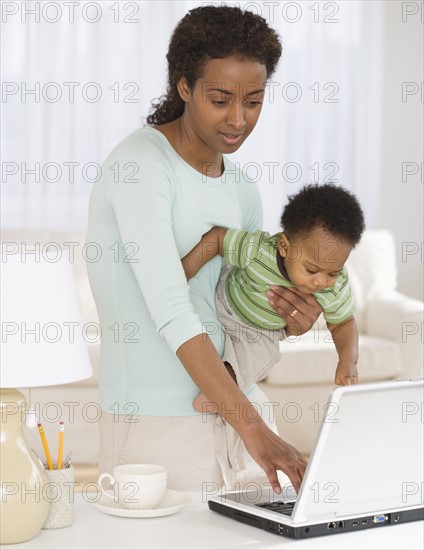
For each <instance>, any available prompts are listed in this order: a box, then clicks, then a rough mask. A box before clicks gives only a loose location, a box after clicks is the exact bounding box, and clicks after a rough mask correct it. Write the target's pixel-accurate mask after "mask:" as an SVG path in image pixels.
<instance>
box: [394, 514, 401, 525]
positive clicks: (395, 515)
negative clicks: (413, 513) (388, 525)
mask: <svg viewBox="0 0 424 550" xmlns="http://www.w3.org/2000/svg"><path fill="white" fill-rule="evenodd" d="M399 520H400V515H399V514H393V522H394V523H397V522H398V521H399Z"/></svg>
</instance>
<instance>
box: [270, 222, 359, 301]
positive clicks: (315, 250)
mask: <svg viewBox="0 0 424 550" xmlns="http://www.w3.org/2000/svg"><path fill="white" fill-rule="evenodd" d="M278 250H279V252H280V254H281V256H283V258H284V267H285V268H286V271H287V275H288V276H289V278H290V280H291V282H292V283H293V284H294V285H295V286H296V288H298V289H299V290H301V291H302V292H305V293H306V294H313V293H314V292H318V291H319V290H322V289H324V288H328V287H331V286H333V285H334V284H335V283H336V280H337V277H338V275H339V273H340V271H341V270H342V268H343V266H344V264H345V262H346V260H347V259H348V257H349V254H350V252H351V250H352V245H351V244H349V243H347V242H346V241H343V240H340V239H339V238H337V237H335V236H333V235H331V234H330V233H328V232H326V231H324V230H323V229H322V228H321V227H317V228H315V229H313V230H312V231H311V232H310V233H308V234H307V235H305V236H302V237H300V238H297V239H295V240H293V241H288V240H287V238H286V237H285V236H284V234H282V235H281V236H280V239H279V242H278Z"/></svg>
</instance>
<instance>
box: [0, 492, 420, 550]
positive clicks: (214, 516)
mask: <svg viewBox="0 0 424 550" xmlns="http://www.w3.org/2000/svg"><path fill="white" fill-rule="evenodd" d="M188 494H189V495H190V496H191V498H192V502H191V503H190V504H189V505H188V506H186V507H185V508H183V509H182V510H180V511H179V512H177V513H176V514H174V515H171V516H166V517H159V518H149V519H146V518H143V519H130V518H121V517H115V516H111V515H108V514H105V513H103V512H101V511H100V510H98V509H97V508H95V507H94V506H93V504H91V503H90V502H88V501H87V498H86V497H87V496H89V495H83V494H76V495H75V514H74V523H73V525H72V526H70V527H66V528H64V529H51V530H42V531H40V533H39V534H38V535H37V536H36V537H34V538H33V539H32V540H30V541H28V542H24V543H21V544H18V545H16V544H15V545H1V548H2V549H6V548H10V549H12V548H13V549H14V550H18V549H19V550H20V549H21V548H31V550H37V549H42V550H49V549H52V550H53V549H55V550H56V549H57V550H60V549H66V550H73V549H75V550H77V549H81V550H82V549H84V550H86V549H99V550H100V549H101V550H106V549H121V548H125V550H127V549H133V548H138V549H142V548H146V549H153V548H161V549H167V548H169V549H173V548H182V549H185V548H187V549H188V548H198V549H206V548H207V549H212V548H219V549H222V548H225V549H232V548H240V549H244V550H246V549H249V550H250V549H254V548H261V549H271V548H272V549H276V548H284V549H286V548H287V549H288V548H296V549H298V550H299V549H302V550H303V549H304V548H344V549H354V548H358V549H361V550H363V549H364V548H367V549H373V548H381V549H383V548H384V549H390V548H392V549H396V550H399V548H403V549H405V550H407V549H420V550H421V549H422V548H423V541H424V522H423V521H415V522H411V523H405V524H403V525H402V524H400V525H389V526H386V527H380V528H377V529H369V530H364V531H360V532H356V533H343V534H337V535H329V536H323V537H315V538H311V539H303V540H299V541H295V540H292V539H288V538H285V537H281V536H278V535H273V534H271V533H267V532H266V531H263V530H262V529H258V528H256V527H251V526H249V525H245V524H242V523H239V522H237V521H235V520H232V519H229V518H226V517H224V516H222V515H221V514H218V513H216V512H212V511H211V510H209V508H208V505H207V504H206V502H204V500H205V499H204V496H203V499H202V493H201V492H198V493H188ZM202 500H203V502H202Z"/></svg>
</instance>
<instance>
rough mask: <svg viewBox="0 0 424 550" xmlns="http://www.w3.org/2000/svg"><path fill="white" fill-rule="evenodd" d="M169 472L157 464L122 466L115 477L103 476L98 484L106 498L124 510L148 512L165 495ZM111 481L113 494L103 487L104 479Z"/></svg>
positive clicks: (116, 469) (114, 474)
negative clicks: (117, 503)
mask: <svg viewBox="0 0 424 550" xmlns="http://www.w3.org/2000/svg"><path fill="white" fill-rule="evenodd" d="M167 474H168V472H167V470H166V468H165V467H164V466H159V465H157V464H122V465H121V466H116V467H115V468H114V469H113V475H111V474H107V473H106V474H102V475H101V476H100V477H99V479H98V480H97V483H98V484H99V485H100V488H101V490H102V492H103V494H104V495H105V496H107V497H108V498H111V499H112V500H113V501H114V502H119V504H120V505H121V506H123V507H124V508H129V509H131V510H146V509H148V508H156V506H157V505H158V504H159V502H160V501H161V500H162V498H163V497H164V495H165V492H166V482H167ZM106 478H108V479H109V480H110V485H111V488H112V489H113V493H111V492H110V491H109V492H106V491H105V489H104V488H103V487H102V481H103V479H106Z"/></svg>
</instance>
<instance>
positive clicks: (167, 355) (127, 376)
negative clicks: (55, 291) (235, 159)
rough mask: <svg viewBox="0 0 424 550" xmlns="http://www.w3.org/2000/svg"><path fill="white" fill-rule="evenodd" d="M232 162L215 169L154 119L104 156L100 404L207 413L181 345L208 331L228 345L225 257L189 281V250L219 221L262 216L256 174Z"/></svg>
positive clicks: (98, 275)
mask: <svg viewBox="0 0 424 550" xmlns="http://www.w3.org/2000/svg"><path fill="white" fill-rule="evenodd" d="M224 166H225V170H224V173H223V175H222V176H221V177H219V178H210V177H206V176H205V175H203V174H201V173H200V172H198V171H197V170H195V169H194V168H193V167H192V166H190V165H189V164H188V163H186V162H185V161H184V160H183V159H182V158H181V157H180V156H179V155H178V153H177V152H176V151H175V149H174V148H173V147H172V146H171V145H170V143H169V141H168V140H167V138H166V137H165V136H164V135H163V134H162V133H161V132H159V131H158V130H155V129H154V128H150V127H146V128H140V129H137V130H136V131H134V132H133V133H132V134H130V135H129V136H128V137H127V138H125V139H124V140H123V141H121V142H120V143H119V144H118V145H117V146H116V147H115V148H114V149H113V150H112V152H111V153H110V155H109V156H108V158H107V159H106V160H105V162H104V163H103V166H102V176H101V178H100V179H99V180H98V181H97V182H96V183H95V185H94V187H93V191H92V195H91V198H90V209H89V223H88V230H87V238H86V241H87V244H88V243H94V244H90V245H88V246H87V248H86V257H87V258H88V262H87V268H88V275H89V279H90V284H91V289H92V292H93V296H94V299H95V302H96V306H97V310H98V314H99V320H100V326H101V329H102V336H101V351H100V375H99V389H100V406H101V408H102V409H103V410H105V411H107V412H109V413H117V412H119V413H120V414H125V413H129V414H143V415H159V416H186V415H194V414H198V413H196V412H195V411H194V409H193V406H192V401H193V399H194V398H195V396H196V395H197V394H198V392H199V390H198V388H197V387H196V385H195V384H194V382H193V381H192V380H191V378H190V376H189V375H188V373H187V371H186V370H185V368H184V366H183V365H182V364H181V362H180V361H179V359H178V357H177V356H176V350H177V349H178V348H179V347H180V346H181V344H183V343H184V342H186V341H187V340H189V339H190V338H192V337H194V336H196V335H198V334H201V333H207V334H209V336H210V338H211V339H212V342H213V344H214V345H215V347H216V349H217V351H218V353H220V354H222V352H223V347H224V334H223V332H222V327H221V325H220V324H219V322H218V320H217V317H216V312H215V303H214V293H215V286H216V283H217V281H218V277H219V273H220V269H221V266H222V258H221V257H220V256H217V257H215V258H214V259H213V260H211V261H209V262H207V263H206V265H205V266H204V267H203V268H202V269H201V270H200V271H199V272H198V274H197V275H196V276H195V277H193V278H192V279H191V280H190V281H189V283H188V282H187V280H186V277H185V274H184V270H183V268H182V264H181V261H180V259H181V258H183V257H184V256H185V255H186V254H187V253H188V252H189V251H190V250H191V249H192V248H193V247H194V246H195V245H196V243H198V242H199V240H200V238H201V236H202V235H203V234H204V233H206V232H207V231H209V229H210V228H211V227H213V226H223V227H239V228H243V229H246V230H249V231H252V230H256V229H258V228H260V227H261V226H262V206H261V199H260V194H259V191H258V189H257V187H256V184H255V183H254V182H252V181H250V180H249V179H248V178H247V177H246V176H245V175H244V174H243V172H242V171H241V170H240V169H239V167H237V166H236V165H234V163H232V162H231V161H230V160H229V159H228V158H225V157H224Z"/></svg>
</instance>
